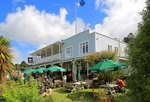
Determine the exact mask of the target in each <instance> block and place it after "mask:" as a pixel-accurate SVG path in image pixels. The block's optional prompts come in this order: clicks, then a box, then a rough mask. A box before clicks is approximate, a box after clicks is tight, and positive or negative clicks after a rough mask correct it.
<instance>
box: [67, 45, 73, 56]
mask: <svg viewBox="0 0 150 102" xmlns="http://www.w3.org/2000/svg"><path fill="white" fill-rule="evenodd" d="M71 56H72V47H68V48H66V57H71Z"/></svg>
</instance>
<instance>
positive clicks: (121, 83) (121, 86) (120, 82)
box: [116, 79, 125, 93]
mask: <svg viewBox="0 0 150 102" xmlns="http://www.w3.org/2000/svg"><path fill="white" fill-rule="evenodd" d="M116 84H117V85H118V87H117V90H118V92H119V93H124V91H125V89H124V86H125V83H124V81H123V80H121V79H117V82H116Z"/></svg>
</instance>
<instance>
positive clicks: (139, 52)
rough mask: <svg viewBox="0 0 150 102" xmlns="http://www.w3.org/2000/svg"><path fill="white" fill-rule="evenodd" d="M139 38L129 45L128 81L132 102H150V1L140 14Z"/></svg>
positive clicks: (149, 0) (148, 0)
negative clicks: (129, 71) (129, 68)
mask: <svg viewBox="0 0 150 102" xmlns="http://www.w3.org/2000/svg"><path fill="white" fill-rule="evenodd" d="M140 14H141V15H142V22H140V23H139V24H138V32H137V36H136V37H135V39H134V42H130V43H129V49H128V54H129V63H130V65H131V67H132V73H131V75H130V77H129V78H128V80H127V85H128V88H129V89H130V90H131V95H130V96H131V101H132V102H150V98H149V96H150V64H149V62H150V0H147V1H146V7H145V8H144V9H143V10H142V12H141V13H140Z"/></svg>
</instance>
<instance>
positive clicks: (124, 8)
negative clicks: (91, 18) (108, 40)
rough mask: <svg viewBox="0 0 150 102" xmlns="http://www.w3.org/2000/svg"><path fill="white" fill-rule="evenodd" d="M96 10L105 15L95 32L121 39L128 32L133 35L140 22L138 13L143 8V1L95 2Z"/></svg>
mask: <svg viewBox="0 0 150 102" xmlns="http://www.w3.org/2000/svg"><path fill="white" fill-rule="evenodd" d="M95 5H96V9H98V8H100V6H102V7H105V8H103V9H102V8H101V11H102V12H104V13H105V14H107V17H105V18H104V20H103V23H102V24H96V25H95V29H94V30H96V31H98V32H100V33H102V34H106V35H108V36H111V37H118V38H123V37H125V36H127V35H128V34H129V33H130V32H132V33H135V32H136V30H137V23H139V22H140V21H141V16H140V15H139V12H141V11H142V9H143V8H144V6H145V0H123V1H122V0H95Z"/></svg>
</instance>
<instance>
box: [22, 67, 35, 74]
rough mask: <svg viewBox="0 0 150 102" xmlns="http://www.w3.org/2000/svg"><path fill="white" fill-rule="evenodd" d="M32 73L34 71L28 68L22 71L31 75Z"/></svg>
mask: <svg viewBox="0 0 150 102" xmlns="http://www.w3.org/2000/svg"><path fill="white" fill-rule="evenodd" d="M33 71H34V69H32V68H29V69H25V70H24V71H23V73H32V72H33Z"/></svg>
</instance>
